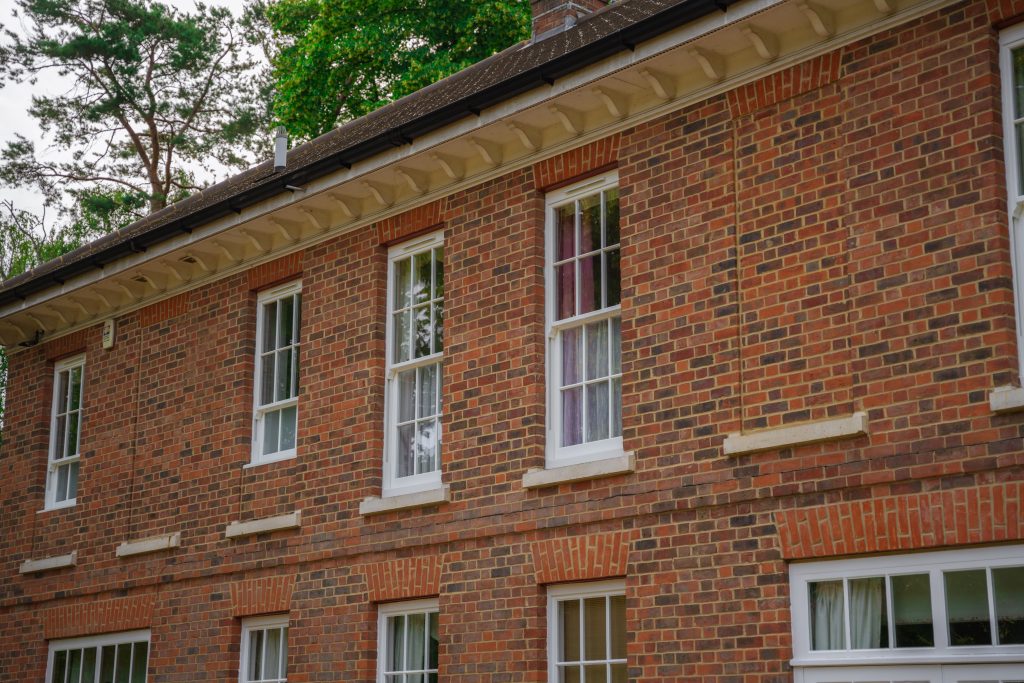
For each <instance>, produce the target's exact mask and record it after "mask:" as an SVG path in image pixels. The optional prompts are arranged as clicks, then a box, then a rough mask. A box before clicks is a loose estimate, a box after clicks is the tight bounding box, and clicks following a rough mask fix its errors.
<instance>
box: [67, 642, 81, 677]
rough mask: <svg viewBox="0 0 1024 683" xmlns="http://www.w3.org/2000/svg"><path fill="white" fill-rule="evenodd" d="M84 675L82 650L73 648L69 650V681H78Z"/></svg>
mask: <svg viewBox="0 0 1024 683" xmlns="http://www.w3.org/2000/svg"><path fill="white" fill-rule="evenodd" d="M81 675H82V651H81V650H71V651H70V652H68V681H70V682H71V683H78V679H79V677H81Z"/></svg>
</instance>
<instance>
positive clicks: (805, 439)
mask: <svg viewBox="0 0 1024 683" xmlns="http://www.w3.org/2000/svg"><path fill="white" fill-rule="evenodd" d="M867 433H868V414H867V413H865V412H856V413H854V414H853V415H850V416H849V417H837V418H834V419H831V420H819V421H817V422H805V423H803V424H798V425H792V426H789V427H778V428H776V429H763V430H758V431H756V432H749V433H747V434H742V433H736V434H729V435H728V436H726V437H725V443H724V444H723V447H724V449H725V454H726V455H745V454H747V453H759V452H761V451H773V450H777V449H780V448H789V447H792V446H803V445H806V444H812V443H821V442H823V441H839V440H840V439H851V438H854V437H857V436H864V435H866V434H867Z"/></svg>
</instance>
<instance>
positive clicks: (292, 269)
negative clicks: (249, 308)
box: [246, 251, 305, 290]
mask: <svg viewBox="0 0 1024 683" xmlns="http://www.w3.org/2000/svg"><path fill="white" fill-rule="evenodd" d="M304 255H305V252H302V251H297V252H295V253H294V254H288V255H287V256H282V257H281V258H278V259H274V260H273V261H268V262H267V263H261V264H260V265H258V266H256V267H254V268H250V269H249V270H248V271H246V276H247V277H248V280H249V289H251V290H259V289H265V288H267V287H270V286H271V285H276V284H280V283H282V282H284V281H285V280H288V279H289V278H293V277H299V276H300V275H302V259H303V256H304Z"/></svg>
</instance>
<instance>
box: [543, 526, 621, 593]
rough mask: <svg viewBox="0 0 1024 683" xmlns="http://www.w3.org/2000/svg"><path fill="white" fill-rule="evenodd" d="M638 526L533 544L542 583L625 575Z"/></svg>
mask: <svg viewBox="0 0 1024 683" xmlns="http://www.w3.org/2000/svg"><path fill="white" fill-rule="evenodd" d="M637 537H638V532H637V531H636V530H635V529H632V530H629V531H613V532H611V533H603V534H588V535H586V536H572V537H569V538H552V539H548V540H544V541H537V542H536V543H534V544H533V548H532V551H533V564H534V571H535V572H536V575H537V583H538V584H548V583H565V582H569V581H590V580H593V579H607V578H613V577H616V576H625V575H626V569H627V567H628V566H629V550H630V547H631V546H632V543H633V541H635V540H636V538H637Z"/></svg>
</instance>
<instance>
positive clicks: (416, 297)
mask: <svg viewBox="0 0 1024 683" xmlns="http://www.w3.org/2000/svg"><path fill="white" fill-rule="evenodd" d="M413 261H414V263H413V273H412V276H413V283H412V302H413V303H414V304H420V303H423V302H424V301H430V283H431V281H432V280H433V279H434V276H433V271H432V268H431V266H432V265H433V258H431V255H430V252H429V251H423V252H420V253H419V254H416V255H415V256H413Z"/></svg>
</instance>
